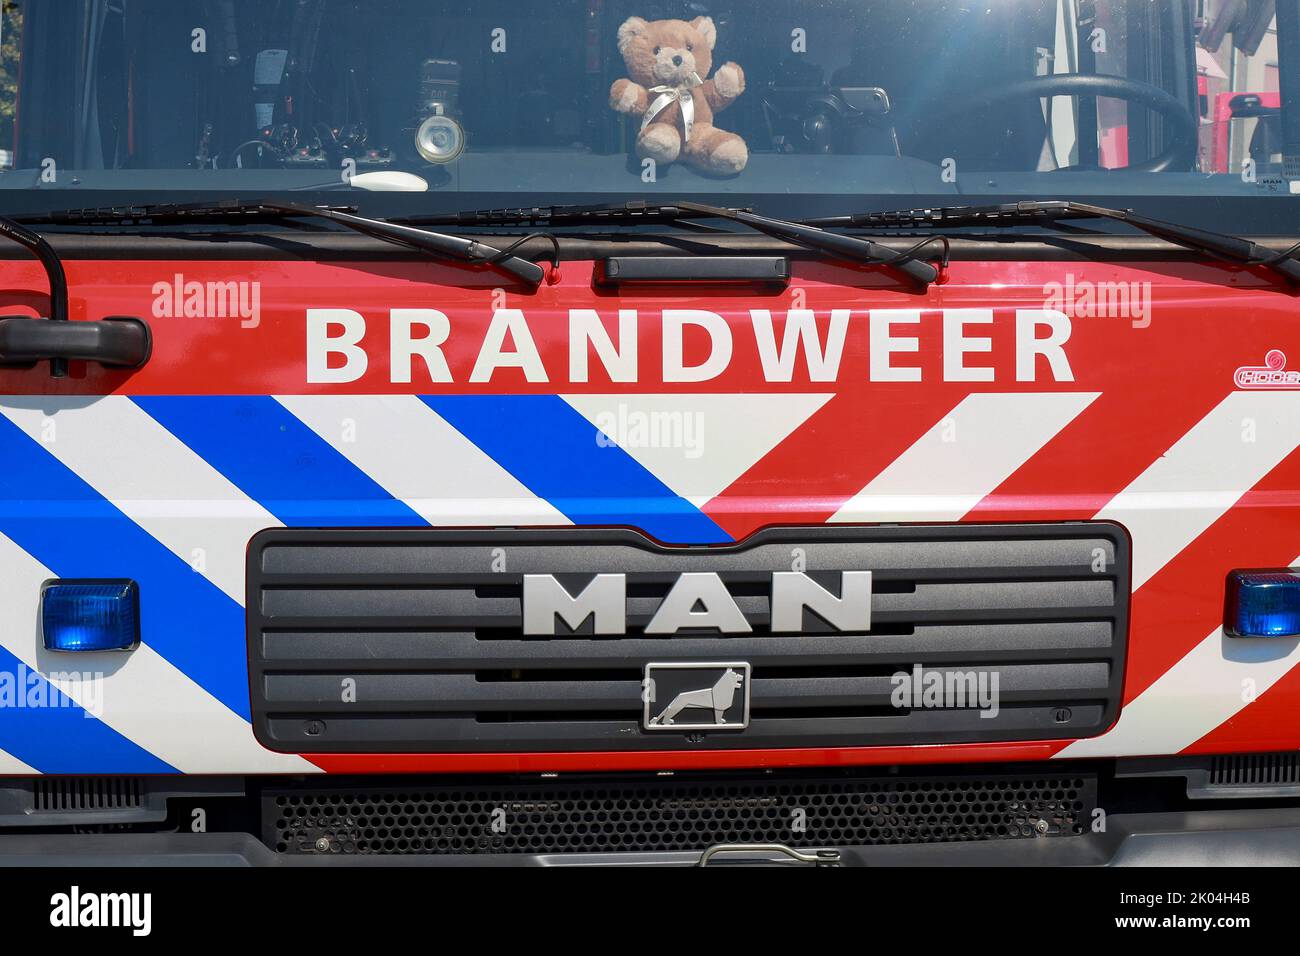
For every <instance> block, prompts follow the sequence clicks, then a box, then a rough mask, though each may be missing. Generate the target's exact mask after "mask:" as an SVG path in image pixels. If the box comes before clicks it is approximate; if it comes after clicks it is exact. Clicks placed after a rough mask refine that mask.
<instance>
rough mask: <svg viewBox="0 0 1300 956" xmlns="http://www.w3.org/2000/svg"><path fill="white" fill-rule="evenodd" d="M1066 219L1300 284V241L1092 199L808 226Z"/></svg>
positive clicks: (910, 212)
mask: <svg viewBox="0 0 1300 956" xmlns="http://www.w3.org/2000/svg"><path fill="white" fill-rule="evenodd" d="M1066 219H1112V220H1115V221H1117V222H1126V223H1128V224H1129V225H1131V226H1133V227H1134V228H1136V229H1140V230H1142V231H1143V232H1146V233H1148V234H1150V235H1153V236H1157V237H1159V238H1161V239H1164V240H1166V241H1168V242H1172V243H1176V244H1177V245H1180V246H1184V247H1186V248H1188V249H1194V250H1196V251H1197V252H1205V253H1209V254H1211V255H1214V256H1218V257H1219V258H1222V259H1227V260H1229V261H1231V262H1238V263H1241V264H1242V265H1251V266H1264V267H1265V268H1268V269H1272V270H1273V271H1274V272H1276V273H1278V274H1279V275H1282V276H1284V277H1286V278H1287V279H1290V280H1291V281H1292V282H1300V261H1297V260H1296V259H1294V258H1292V256H1293V255H1294V254H1295V253H1296V252H1297V251H1300V243H1297V244H1296V245H1294V246H1292V247H1291V248H1290V249H1286V250H1284V251H1283V252H1279V253H1274V252H1271V251H1270V250H1268V249H1267V248H1265V247H1264V246H1261V245H1260V244H1259V243H1257V242H1252V241H1251V240H1250V239H1243V238H1241V237H1239V236H1233V235H1229V234H1227V233H1222V232H1213V231H1211V230H1208V229H1198V228H1196V227H1195V226H1184V225H1182V224H1180V223H1176V222H1165V221H1164V220H1161V219H1151V218H1150V217H1148V216H1143V215H1139V214H1138V213H1135V212H1134V211H1133V210H1131V209H1111V208H1110V207H1108V206H1094V205H1091V204H1090V203H1082V202H1073V201H1071V200H1057V199H1054V200H1041V199H1036V200H1026V201H1023V202H1013V203H1000V204H997V205H991V206H935V207H930V208H921V209H898V210H893V211H890V212H873V213H859V214H857V215H851V216H832V217H829V218H826V219H813V220H809V224H811V225H818V226H824V227H840V228H844V227H855V226H856V227H870V228H877V229H897V228H905V229H906V228H916V227H919V226H928V227H935V226H937V227H959V226H1021V225H1026V224H1031V225H1032V224H1034V223H1053V222H1057V221H1060V220H1066Z"/></svg>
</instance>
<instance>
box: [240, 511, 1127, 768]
mask: <svg viewBox="0 0 1300 956" xmlns="http://www.w3.org/2000/svg"><path fill="white" fill-rule="evenodd" d="M1126 547H1127V539H1126V536H1125V535H1124V534H1123V532H1122V531H1121V530H1120V529H1119V528H1118V527H1116V526H1114V525H1110V524H1106V523H1100V522H1098V523H1077V524H1068V525H1025V526H1009V525H1001V526H970V527H962V526H947V527H915V526H913V527H883V528H880V527H877V528H865V527H864V528H858V527H816V528H800V529H779V530H773V531H769V532H765V533H760V534H759V535H756V536H754V537H753V538H751V539H750V540H748V541H746V542H745V543H743V544H741V545H737V546H734V547H728V548H689V549H687V548H676V549H672V548H663V547H659V546H656V545H654V544H652V543H650V542H649V541H648V540H646V539H645V538H643V537H641V536H639V535H637V534H635V533H633V532H630V531H623V530H616V529H562V530H554V529H548V530H542V529H529V530H513V531H495V532H494V531H459V530H457V531H444V530H410V531H406V530H396V531H383V532H376V531H311V530H291V529H277V530H274V531H268V532H264V533H262V534H260V535H258V536H257V538H255V539H254V542H253V545H252V547H251V548H250V564H249V596H250V600H249V602H248V608H249V637H250V663H251V670H252V687H253V707H254V723H255V728H256V730H257V733H258V736H259V738H260V739H262V741H263V742H264V743H266V744H267V745H268V746H270V747H272V748H273V749H276V750H282V751H296V752H307V753H311V752H320V753H325V752H428V753H438V752H475V751H482V752H492V751H580V750H681V749H736V748H739V749H745V748H767V747H790V746H862V745H872V744H918V743H946V742H963V741H981V740H1032V739H1050V738H1075V737H1084V736H1090V735H1095V734H1097V733H1100V732H1101V731H1102V730H1104V729H1105V728H1106V727H1107V726H1108V725H1109V724H1110V723H1111V722H1112V721H1113V720H1114V718H1115V716H1116V714H1117V711H1118V706H1119V702H1118V697H1119V690H1120V680H1121V674H1122V665H1123V654H1124V644H1125V637H1126V631H1127V621H1126V614H1127V603H1128V579H1127V573H1128V555H1127V552H1126ZM792 561H798V562H800V565H801V566H800V568H799V569H802V568H803V567H806V568H807V571H806V573H807V574H808V575H809V576H811V577H813V578H814V579H819V583H823V582H824V583H823V586H824V587H827V588H828V589H832V588H835V587H838V584H837V583H836V582H838V579H839V577H838V575H839V572H840V571H847V570H869V571H871V572H872V574H873V599H872V622H871V625H872V626H871V629H870V630H869V631H866V632H863V633H840V632H838V631H836V630H835V629H834V628H833V627H831V626H830V625H829V624H827V623H826V622H825V621H823V620H822V619H821V618H819V617H817V616H816V615H814V614H812V613H810V612H809V613H807V614H806V615H805V621H804V624H805V630H804V632H803V633H799V634H795V635H788V634H779V635H778V634H773V633H772V632H771V630H770V627H769V624H770V613H771V612H770V606H769V596H768V590H767V589H768V587H769V586H770V580H771V574H772V572H774V571H788V570H791V567H792ZM690 571H709V572H713V573H716V574H718V575H719V576H720V577H721V578H722V580H723V581H724V583H725V585H726V587H727V589H728V591H729V592H730V594H731V595H732V596H733V597H734V599H735V601H736V604H737V605H738V606H739V607H740V609H741V610H742V612H743V613H744V615H745V618H746V620H747V622H748V623H749V625H750V626H751V627H752V628H753V631H752V633H750V634H731V635H720V634H718V633H716V632H707V633H699V632H696V633H692V632H689V631H682V632H678V633H677V634H674V635H672V636H656V635H647V634H645V633H644V627H645V625H646V622H647V621H648V620H649V618H650V616H651V615H652V614H653V612H654V610H655V608H656V607H657V606H658V604H659V602H660V601H661V600H662V598H663V596H664V594H666V593H667V590H668V588H669V587H670V586H671V584H672V582H673V581H674V580H675V579H676V577H677V575H679V574H681V573H683V572H690ZM596 573H623V574H626V576H627V602H626V607H627V633H626V634H620V635H613V636H611V635H600V636H597V635H594V634H592V633H584V631H589V630H590V623H591V622H590V620H588V621H587V622H585V624H584V627H583V628H580V629H579V631H578V632H576V633H575V632H569V633H563V634H561V635H559V636H553V637H545V638H538V637H532V636H529V637H525V635H524V634H523V633H522V618H521V589H522V578H523V575H524V574H552V575H556V576H557V577H559V578H560V579H561V580H562V581H564V582H565V585H566V587H568V588H569V590H570V592H571V593H574V592H576V591H577V590H580V589H581V587H583V586H584V585H585V582H586V581H587V580H589V579H590V578H591V576H592V575H593V574H596ZM702 661H744V662H748V664H749V665H750V666H751V668H752V681H751V686H750V690H751V698H750V699H751V719H750V724H749V727H748V728H747V729H745V730H744V731H743V732H727V731H722V732H711V733H695V734H691V735H688V734H685V733H673V732H662V731H660V732H647V731H645V730H643V729H642V726H641V699H640V695H641V685H642V677H643V668H644V667H645V665H646V664H647V663H648V662H702ZM914 667H921V668H923V669H924V670H925V671H927V672H938V673H939V674H940V676H941V677H944V678H949V679H959V678H963V677H965V678H969V679H975V680H983V681H985V683H984V685H983V688H984V689H987V690H991V684H990V683H989V681H991V680H992V679H993V677H994V675H996V679H997V682H998V687H997V690H998V695H997V699H998V707H999V709H998V712H997V714H996V715H995V716H988V717H985V716H981V712H980V710H979V709H977V708H976V707H974V706H965V707H951V706H950V707H942V706H937V707H933V706H929V705H926V706H920V707H910V706H903V707H898V706H895V705H894V704H895V702H894V700H892V699H891V697H892V695H893V692H894V689H895V686H896V685H895V681H894V679H893V675H895V674H897V673H900V672H907V673H911V672H912V669H913V668H914ZM966 686H968V687H970V688H972V689H974V688H975V686H976V685H974V684H967V685H966ZM972 703H973V701H972Z"/></svg>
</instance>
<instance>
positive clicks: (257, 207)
mask: <svg viewBox="0 0 1300 956" xmlns="http://www.w3.org/2000/svg"><path fill="white" fill-rule="evenodd" d="M348 208H349V207H332V206H305V205H301V204H299V203H291V202H281V201H279V200H273V199H265V200H257V201H254V202H244V201H240V200H229V201H223V202H215V203H157V204H152V205H142V206H108V207H102V208H96V209H65V210H61V211H59V212H52V213H48V214H45V215H42V216H39V217H31V216H28V217H20V218H21V220H22V221H25V222H48V223H51V224H65V225H113V224H119V223H131V222H136V221H139V220H149V221H150V222H185V221H202V220H211V219H225V220H228V219H235V218H249V219H252V218H256V217H259V216H263V217H265V216H271V217H275V218H279V217H286V216H288V217H293V216H302V217H312V218H317V219H328V220H329V221H330V222H337V223H338V224H339V225H341V226H345V227H347V228H349V229H351V230H353V231H354V232H359V233H362V234H364V235H367V236H370V237H372V238H375V239H381V240H383V241H385V242H391V243H395V244H397V245H399V246H405V247H407V248H410V249H417V250H419V251H421V252H425V253H428V254H429V255H431V256H435V257H437V258H441V259H457V260H459V261H461V262H469V263H474V264H479V265H490V266H495V267H496V268H498V269H500V270H501V271H502V272H506V273H508V274H510V275H512V276H514V277H515V278H517V279H520V280H521V281H523V282H526V283H528V284H529V285H533V286H536V285H539V284H540V283H541V281H542V278H543V277H544V276H545V274H546V273H545V270H543V269H542V267H541V266H539V265H537V263H535V262H530V261H528V260H527V259H522V258H520V257H519V256H516V255H512V254H511V250H509V249H507V250H504V251H503V250H501V249H498V248H496V247H495V246H490V245H488V244H487V243H485V242H479V241H478V240H476V239H467V238H465V237H464V236H449V235H446V234H445V233H440V232H430V231H429V230H427V229H420V228H417V227H415V226H408V225H403V224H401V223H396V222H388V221H387V220H384V219H369V218H367V217H365V216H358V215H355V214H354V213H352V212H349V211H345V210H346V209H348Z"/></svg>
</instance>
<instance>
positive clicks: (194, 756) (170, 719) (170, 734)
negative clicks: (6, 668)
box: [0, 535, 319, 773]
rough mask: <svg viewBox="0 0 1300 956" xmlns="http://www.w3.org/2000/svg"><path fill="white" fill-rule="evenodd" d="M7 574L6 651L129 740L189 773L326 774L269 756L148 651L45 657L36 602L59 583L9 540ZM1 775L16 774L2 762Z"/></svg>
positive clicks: (1, 556)
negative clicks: (88, 676) (48, 585)
mask: <svg viewBox="0 0 1300 956" xmlns="http://www.w3.org/2000/svg"><path fill="white" fill-rule="evenodd" d="M240 554H241V555H242V554H243V551H242V549H241V551H240ZM0 568H4V574H2V575H0V644H2V645H3V646H4V647H5V649H6V650H8V651H9V653H11V654H13V655H14V656H15V657H17V658H18V659H19V660H20V661H22V662H23V663H24V664H25V665H27V667H29V668H31V669H32V670H36V671H40V673H42V674H43V675H45V677H46V679H47V680H49V681H50V683H51V684H53V685H54V686H56V687H58V688H59V689H60V690H61V691H63V692H64V693H65V694H67V695H68V696H69V697H70V698H72V700H74V701H75V702H76V703H77V704H79V705H81V706H82V707H84V708H86V709H87V710H88V711H90V712H91V713H93V714H95V716H97V717H98V718H99V719H100V720H102V721H103V722H104V723H106V724H107V725H108V726H110V727H112V728H113V729H114V730H116V731H117V732H118V733H120V734H121V735H122V736H124V737H126V738H127V739H129V740H131V741H133V742H134V743H136V744H138V745H139V746H140V747H143V748H144V749H145V750H147V751H149V753H151V754H153V755H154V756H155V757H158V758H159V759H160V760H164V761H166V762H167V763H169V764H171V765H172V766H173V767H175V768H176V769H177V770H180V771H181V772H182V773H314V772H319V768H318V767H316V766H315V765H314V764H312V763H310V762H308V761H307V760H304V759H303V758H302V757H298V756H296V755H292V754H279V753H273V752H272V751H270V750H267V749H266V748H264V747H263V746H262V745H261V744H259V743H258V742H257V740H256V738H255V737H254V736H253V728H252V726H251V725H250V724H249V723H248V722H247V721H245V720H244V719H243V718H242V717H240V716H239V715H238V714H236V713H235V712H234V711H232V710H231V709H230V708H228V707H227V706H226V705H225V704H223V703H221V701H219V700H217V699H216V698H215V697H213V696H212V695H211V694H209V693H208V692H207V691H206V690H204V689H203V688H202V687H200V686H199V685H198V684H196V683H194V681H192V680H191V679H190V678H189V677H187V676H186V675H185V674H184V673H182V672H181V671H179V670H177V669H176V667H175V666H174V665H173V664H171V663H169V662H168V661H167V660H166V659H164V658H163V657H161V656H160V655H159V654H158V653H157V652H155V651H154V650H153V648H151V647H149V646H148V645H147V644H141V645H140V646H139V647H137V648H136V649H135V650H133V651H127V652H121V651H115V652H107V653H78V654H58V653H51V652H49V651H47V650H45V647H44V645H43V643H42V641H41V635H40V623H39V619H38V617H37V604H36V600H35V598H36V595H37V594H39V593H40V587H41V583H42V582H43V581H47V580H49V579H50V578H53V577H56V575H55V574H53V573H52V572H51V571H50V570H49V569H47V568H46V567H45V566H44V565H42V564H41V563H40V562H39V561H37V560H36V559H35V558H33V557H32V556H31V555H30V554H28V553H27V552H26V551H24V550H23V549H22V548H20V547H19V546H18V545H17V544H15V543H14V542H13V541H12V540H10V539H9V538H7V537H5V536H4V535H0ZM71 672H76V673H79V674H85V673H88V672H89V673H93V674H96V675H101V674H102V677H99V676H97V677H96V678H95V680H93V681H85V682H82V681H75V682H74V681H69V680H66V679H61V678H60V677H59V676H58V675H60V674H64V675H66V674H69V673H71ZM3 719H4V714H3V712H2V711H0V720H3ZM0 771H3V772H9V771H4V763H3V762H0ZM12 772H23V771H12ZM29 772H30V768H29Z"/></svg>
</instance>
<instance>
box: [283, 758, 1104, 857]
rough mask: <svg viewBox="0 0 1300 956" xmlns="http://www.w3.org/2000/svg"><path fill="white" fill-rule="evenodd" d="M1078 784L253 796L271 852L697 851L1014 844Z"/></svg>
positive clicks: (830, 783) (563, 787)
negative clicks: (747, 846) (259, 800)
mask: <svg viewBox="0 0 1300 956" xmlns="http://www.w3.org/2000/svg"><path fill="white" fill-rule="evenodd" d="M1096 792H1097V786H1096V780H1095V778H1094V777H1093V776H1091V775H1089V774H1056V775H1043V774H1034V773H1027V774H1023V775H1017V774H1005V775H987V776H983V775H982V776H971V777H960V776H916V777H897V776H885V775H874V776H867V775H862V776H840V777H826V776H777V775H767V774H765V775H762V776H759V777H755V776H752V775H751V776H750V777H748V778H741V779H738V778H717V777H714V778H693V779H691V778H687V779H681V778H659V777H651V778H645V777H642V778H635V779H604V780H584V781H581V782H572V783H568V782H565V783H561V782H559V781H548V780H540V781H520V782H512V783H509V784H503V783H500V782H498V783H496V784H493V783H490V782H487V783H468V782H467V783H461V784H459V785H455V786H442V785H439V786H428V785H425V786H420V785H418V784H417V785H412V786H409V787H402V786H396V787H375V786H364V785H363V786H358V787H355V788H354V787H335V788H329V789H286V790H278V791H268V792H266V793H265V794H264V796H263V814H264V816H263V836H264V839H265V840H266V842H267V844H268V845H269V846H270V847H272V848H273V849H274V850H276V851H277V852H280V853H307V854H475V853H595V852H617V851H656V850H658V851H670V850H702V849H705V848H707V847H709V846H713V845H715V844H719V843H784V844H786V845H788V846H793V847H828V846H864V845H874V844H886V843H941V842H953V841H972V840H1006V839H1026V838H1032V837H1036V836H1038V837H1041V836H1066V835H1071V834H1076V833H1082V832H1083V830H1084V828H1085V827H1086V824H1087V821H1088V820H1089V819H1090V814H1091V811H1092V809H1093V807H1095V806H1096Z"/></svg>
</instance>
